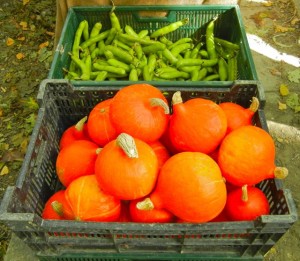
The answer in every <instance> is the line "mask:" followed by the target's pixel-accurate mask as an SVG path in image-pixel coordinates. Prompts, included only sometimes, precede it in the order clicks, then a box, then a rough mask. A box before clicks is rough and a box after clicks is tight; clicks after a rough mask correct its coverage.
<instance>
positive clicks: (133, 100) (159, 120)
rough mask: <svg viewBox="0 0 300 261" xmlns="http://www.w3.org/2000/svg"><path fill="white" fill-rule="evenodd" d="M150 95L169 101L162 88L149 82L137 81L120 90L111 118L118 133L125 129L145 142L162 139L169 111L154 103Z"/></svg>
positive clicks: (115, 97) (112, 108)
mask: <svg viewBox="0 0 300 261" xmlns="http://www.w3.org/2000/svg"><path fill="white" fill-rule="evenodd" d="M150 98H160V99H162V100H163V101H165V102H166V103H167V100H166V98H165V97H164V95H163V94H162V92H161V91H160V90H159V89H158V88H156V87H154V86H152V85H149V84H133V85H129V86H126V87H124V88H122V89H121V90H119V91H118V92H117V93H116V95H115V96H114V98H113V101H112V103H111V106H110V118H111V121H112V123H113V125H114V126H115V128H116V130H117V132H118V134H120V133H122V132H125V133H127V134H129V135H131V136H133V137H135V138H138V139H141V140H143V141H145V142H152V141H155V140H158V139H159V138H160V137H161V136H162V134H163V133H164V131H165V129H166V128H167V124H168V119H169V115H168V114H165V112H164V109H163V108H162V107H157V106H154V107H153V106H151V104H150Z"/></svg>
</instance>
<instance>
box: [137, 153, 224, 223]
mask: <svg viewBox="0 0 300 261" xmlns="http://www.w3.org/2000/svg"><path fill="white" fill-rule="evenodd" d="M149 199H150V201H151V202H152V204H153V207H155V208H157V209H166V210H168V211H170V212H171V213H173V214H174V215H175V216H177V217H178V218H179V219H182V220H185V221H187V222H207V221H210V220H212V219H213V218H215V217H216V216H217V215H219V213H221V211H222V210H223V208H224V206H225V203H226V186H225V182H224V180H223V177H222V175H221V171H220V169H219V166H218V164H217V163H216V162H215V161H214V160H213V159H212V158H211V157H209V156H208V155H206V154H204V153H201V152H181V153H178V154H176V155H174V156H172V157H171V158H169V159H168V160H167V161H166V162H165V164H164V165H163V167H162V168H161V171H160V174H159V176H158V180H157V184H156V187H155V189H154V191H153V192H152V193H151V194H150V197H149V198H147V199H146V200H148V201H149ZM140 204H142V203H140ZM141 209H142V208H141Z"/></svg>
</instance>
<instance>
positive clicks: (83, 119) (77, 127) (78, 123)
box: [75, 116, 87, 131]
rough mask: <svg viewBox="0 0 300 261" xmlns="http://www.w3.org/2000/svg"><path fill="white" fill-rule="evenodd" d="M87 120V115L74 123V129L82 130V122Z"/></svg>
mask: <svg viewBox="0 0 300 261" xmlns="http://www.w3.org/2000/svg"><path fill="white" fill-rule="evenodd" d="M86 120H87V116H84V117H83V118H82V119H81V120H80V121H78V122H77V123H76V124H75V129H76V130H77V131H82V130H83V126H84V123H85V122H86Z"/></svg>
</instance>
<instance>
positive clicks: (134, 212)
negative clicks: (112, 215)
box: [129, 199, 175, 223]
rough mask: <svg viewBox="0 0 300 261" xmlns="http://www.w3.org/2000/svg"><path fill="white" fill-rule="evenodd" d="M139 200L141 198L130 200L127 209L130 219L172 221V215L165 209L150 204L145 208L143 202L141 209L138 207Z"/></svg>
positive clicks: (158, 221)
mask: <svg viewBox="0 0 300 261" xmlns="http://www.w3.org/2000/svg"><path fill="white" fill-rule="evenodd" d="M141 200H143V199H135V200H131V201H130V204H129V211H130V217H131V220H132V221H134V222H143V223H169V222H172V221H174V219H175V217H174V215H173V214H172V213H171V212H169V211H167V210H165V209H156V208H154V207H152V206H150V207H149V209H147V207H145V204H144V205H143V206H142V209H140V208H139V204H138V203H139V202H140V201H141Z"/></svg>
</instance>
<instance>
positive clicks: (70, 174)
mask: <svg viewBox="0 0 300 261" xmlns="http://www.w3.org/2000/svg"><path fill="white" fill-rule="evenodd" d="M98 152H99V148H98V145H97V144H95V143H93V142H91V141H88V140H77V141H74V142H72V143H71V144H70V145H69V146H67V147H65V148H63V149H62V150H60V151H59V153H58V155H57V159H56V173H57V176H58V178H59V180H60V182H61V183H62V184H63V185H64V186H65V187H67V186H68V185H69V184H70V183H71V182H72V181H73V180H75V179H76V178H78V177H80V176H84V175H91V174H94V173H95V161H96V159H97V154H98Z"/></svg>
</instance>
